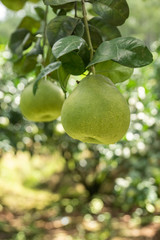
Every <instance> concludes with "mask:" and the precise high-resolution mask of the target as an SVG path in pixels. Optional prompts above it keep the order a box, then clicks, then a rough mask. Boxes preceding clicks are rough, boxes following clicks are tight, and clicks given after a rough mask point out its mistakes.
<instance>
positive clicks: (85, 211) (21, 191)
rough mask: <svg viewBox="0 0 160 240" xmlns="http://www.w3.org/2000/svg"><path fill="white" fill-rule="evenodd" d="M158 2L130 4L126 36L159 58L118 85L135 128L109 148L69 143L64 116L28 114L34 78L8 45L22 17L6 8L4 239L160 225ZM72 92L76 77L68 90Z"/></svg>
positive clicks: (1, 57)
mask: <svg viewBox="0 0 160 240" xmlns="http://www.w3.org/2000/svg"><path fill="white" fill-rule="evenodd" d="M158 3H159V1H158V0H157V1H156V0H154V1H152V2H151V1H149V0H148V1H147V0H146V1H142V0H141V1H139V0H136V1H134V2H133V1H131V0H129V1H128V4H129V6H130V9H131V12H130V18H129V19H128V20H127V22H126V24H125V26H124V27H121V31H122V35H126V36H128V35H131V36H136V37H137V36H138V37H139V38H140V39H142V40H145V41H146V42H147V44H148V46H149V47H150V48H151V49H152V50H153V54H154V61H153V63H152V64H151V65H149V66H147V67H145V68H141V69H136V70H135V71H134V74H133V75H132V77H131V79H129V80H128V81H126V82H123V83H121V85H118V88H119V89H120V91H121V92H122V94H123V95H124V96H125V98H126V99H127V100H128V103H129V106H130V110H131V125H130V128H129V130H128V133H127V135H126V137H125V138H124V139H123V140H121V141H120V142H118V143H117V144H114V145H109V146H104V145H92V144H84V143H81V142H79V141H75V140H73V139H71V138H69V137H68V136H67V135H66V134H65V133H64V131H63V128H62V125H61V122H60V119H58V120H56V121H54V122H51V123H39V124H36V123H31V122H28V121H26V120H25V119H24V118H23V117H22V115H21V113H20V111H19V107H18V104H19V96H20V93H21V91H22V90H23V88H24V86H25V85H26V84H27V82H28V79H32V78H34V77H35V73H34V72H32V73H30V74H29V75H28V76H27V78H25V77H18V76H17V75H16V74H15V73H14V72H13V70H12V62H11V61H10V60H9V59H10V52H9V50H8V48H7V47H6V44H7V42H8V38H9V35H10V34H11V32H12V31H13V28H15V25H17V26H18V24H19V22H20V19H21V15H20V16H18V15H16V14H14V13H13V12H11V11H9V10H7V13H8V14H7V18H6V19H5V20H4V21H3V22H2V23H1V25H0V32H1V34H0V43H1V44H0V69H1V72H0V154H1V160H0V173H1V177H0V188H1V192H0V239H2V240H3V239H5V240H6V239H9V240H25V239H33V240H39V239H44V240H45V239H57V238H56V237H57V236H58V235H60V234H64V235H62V238H59V239H74V240H79V239H86V240H90V239H98V240H105V239H114V238H116V237H119V239H121V238H120V237H122V239H123V237H124V232H123V231H122V230H124V229H122V227H120V226H118V227H117V223H118V225H119V223H120V222H121V221H122V218H123V217H124V216H129V217H128V219H129V220H128V222H129V223H130V224H131V225H132V226H134V228H136V227H137V226H138V227H140V228H142V227H143V226H144V225H147V224H150V223H153V224H160V218H159V214H160V168H159V166H160V165H159V164H160V162H159V159H160V150H159V146H160V111H159V110H160V102H159V97H160V94H159V93H160V85H159V80H160V79H159V78H160V47H159V46H160V32H159V16H158V11H159V10H160V7H159V5H158ZM32 9H33V5H32V4H27V5H26V8H25V11H26V12H27V13H29V14H30V12H31V13H32V14H31V15H32V16H33V15H34V12H33V10H32ZM153 13H154V14H153ZM22 15H23V12H22ZM6 29H7V30H6ZM74 87H75V82H74V81H73V79H72V77H71V79H70V81H69V86H68V88H69V89H68V90H69V91H71V90H72V89H73V88H74ZM7 216H8V217H7ZM121 226H122V225H121ZM126 228H128V225H126ZM130 234H131V233H130ZM126 239H127V238H126ZM128 239H132V235H130V237H129V238H128ZM138 239H141V236H139V238H138ZM143 239H144V238H143ZM146 239H147V238H146Z"/></svg>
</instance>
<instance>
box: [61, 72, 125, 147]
mask: <svg viewBox="0 0 160 240" xmlns="http://www.w3.org/2000/svg"><path fill="white" fill-rule="evenodd" d="M61 119H62V124H63V127H64V129H65V131H66V132H67V133H68V135H69V136H71V137H72V138H75V139H78V140H80V141H82V142H88V143H97V144H113V143H115V142H117V141H118V140H120V139H121V138H122V137H123V136H124V135H125V133H126V132H127V130H128V127H129V123H130V111H129V107H128V105H127V103H126V101H125V99H124V97H123V96H122V94H121V93H120V92H119V91H118V89H117V88H116V87H115V85H114V84H113V83H112V81H111V80H110V79H108V78H107V77H104V76H102V75H91V76H88V77H86V78H84V79H83V80H82V81H81V82H80V83H79V85H78V86H77V87H76V89H74V90H73V92H72V93H71V95H70V96H69V97H68V98H67V99H66V101H65V102H64V104H63V107H62V112H61Z"/></svg>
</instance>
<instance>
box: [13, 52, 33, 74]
mask: <svg viewBox="0 0 160 240" xmlns="http://www.w3.org/2000/svg"><path fill="white" fill-rule="evenodd" d="M36 64H37V58H36V56H26V55H24V56H23V57H22V58H21V59H18V60H17V61H16V62H14V64H13V71H14V72H15V73H17V74H18V75H19V76H24V75H26V74H27V73H29V72H31V71H33V70H34V69H35V67H36Z"/></svg>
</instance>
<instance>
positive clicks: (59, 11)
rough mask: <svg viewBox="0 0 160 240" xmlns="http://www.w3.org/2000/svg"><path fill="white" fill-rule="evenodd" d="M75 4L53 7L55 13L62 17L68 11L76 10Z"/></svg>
mask: <svg viewBox="0 0 160 240" xmlns="http://www.w3.org/2000/svg"><path fill="white" fill-rule="evenodd" d="M74 6H75V5H74V3H67V4H63V5H56V6H53V5H51V7H52V9H53V12H54V13H56V14H58V15H59V16H60V15H66V13H67V12H68V11H71V10H72V9H74Z"/></svg>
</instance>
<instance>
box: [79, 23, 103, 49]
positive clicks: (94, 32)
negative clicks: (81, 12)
mask: <svg viewBox="0 0 160 240" xmlns="http://www.w3.org/2000/svg"><path fill="white" fill-rule="evenodd" d="M89 31H90V36H91V39H92V45H93V48H94V49H97V47H98V46H99V45H100V44H101V43H102V37H101V34H100V32H99V30H98V29H97V28H96V27H94V26H92V25H89ZM83 38H84V39H85V40H86V42H88V38H87V33H86V31H85V32H84V36H83Z"/></svg>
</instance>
